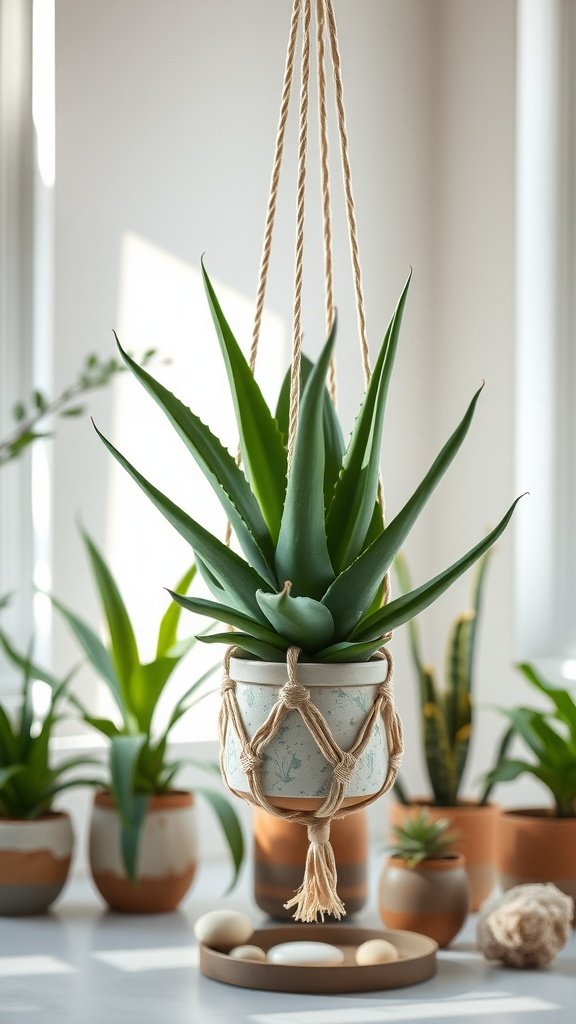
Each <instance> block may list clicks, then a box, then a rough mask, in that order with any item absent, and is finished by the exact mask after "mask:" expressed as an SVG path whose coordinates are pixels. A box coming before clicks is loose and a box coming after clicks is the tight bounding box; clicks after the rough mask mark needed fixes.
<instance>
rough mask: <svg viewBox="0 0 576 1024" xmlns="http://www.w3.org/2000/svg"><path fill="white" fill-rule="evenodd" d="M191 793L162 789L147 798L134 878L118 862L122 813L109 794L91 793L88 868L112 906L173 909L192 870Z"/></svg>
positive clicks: (153, 911) (194, 859)
mask: <svg viewBox="0 0 576 1024" xmlns="http://www.w3.org/2000/svg"><path fill="white" fill-rule="evenodd" d="M193 804H194V798H193V796H192V794H191V793H163V794H161V795H159V796H152V797H150V799H149V801H148V812H147V814H146V818H145V820H144V824H143V826H142V834H141V837H140V846H139V850H138V864H137V869H136V881H135V882H132V881H131V880H130V879H129V878H128V876H127V875H126V872H125V871H124V867H123V864H122V856H121V849H120V818H119V815H118V812H117V810H116V805H115V803H114V800H113V797H112V796H111V795H110V793H107V792H99V793H96V796H95V798H94V809H93V812H92V821H91V823H90V867H91V869H92V877H93V879H94V882H95V885H96V888H97V889H98V891H99V892H100V893H101V895H102V896H103V897H104V899H105V900H106V902H107V904H108V906H109V907H111V908H112V910H120V911H124V912H126V913H129V914H158V913H163V912H166V911H170V910H175V909H176V907H177V906H178V904H179V903H180V901H181V900H182V899H183V898H184V896H185V895H186V893H187V892H188V889H189V888H190V886H191V885H192V881H193V879H194V875H195V873H196V863H197V857H196V826H195V820H194V807H193Z"/></svg>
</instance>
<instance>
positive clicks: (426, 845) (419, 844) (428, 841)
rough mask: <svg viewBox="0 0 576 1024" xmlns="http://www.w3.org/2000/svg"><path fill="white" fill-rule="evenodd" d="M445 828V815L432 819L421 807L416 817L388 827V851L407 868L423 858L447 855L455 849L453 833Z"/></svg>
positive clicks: (447, 822) (416, 864) (448, 826)
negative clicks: (391, 827) (390, 835)
mask: <svg viewBox="0 0 576 1024" xmlns="http://www.w3.org/2000/svg"><path fill="white" fill-rule="evenodd" d="M449 828H450V822H449V821H446V819H445V818H437V819H436V820H435V821H432V819H431V818H430V817H429V815H428V814H427V813H426V811H421V812H420V814H418V815H417V817H415V818H410V819H409V821H407V822H406V823H405V824H404V825H396V826H395V827H394V828H393V829H392V842H391V843H390V846H389V850H390V854H391V856H392V857H401V858H402V860H404V861H406V865H407V867H409V868H416V867H418V865H419V864H421V863H422V861H424V860H437V859H438V858H441V857H450V856H452V855H453V854H454V852H455V842H456V836H455V835H453V834H452V833H451V832H449V831H448V829H449Z"/></svg>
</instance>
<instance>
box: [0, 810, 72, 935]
mask: <svg viewBox="0 0 576 1024" xmlns="http://www.w3.org/2000/svg"><path fill="white" fill-rule="evenodd" d="M73 848H74V833H73V831H72V824H71V822H70V818H69V816H68V815H67V814H66V813H65V812H63V811H50V812H49V813H48V814H44V815H42V817H40V818H36V819H34V820H31V821H27V820H15V819H10V818H0V914H2V915H5V914H9V915H20V914H42V913H43V912H44V911H45V910H47V909H48V907H49V906H50V904H51V903H53V902H54V900H55V899H56V897H57V896H58V895H59V893H60V892H61V891H62V889H63V888H64V884H65V882H66V879H67V878H68V871H69V868H70V860H71V857H72V850H73Z"/></svg>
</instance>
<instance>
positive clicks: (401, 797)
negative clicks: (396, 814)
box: [393, 775, 411, 807]
mask: <svg viewBox="0 0 576 1024" xmlns="http://www.w3.org/2000/svg"><path fill="white" fill-rule="evenodd" d="M393 791H394V796H395V797H396V799H397V800H398V802H399V803H401V804H404V806H405V807H409V806H410V804H411V800H410V797H409V796H408V791H407V789H406V787H405V785H404V783H403V781H402V779H401V778H400V776H399V775H397V776H396V780H395V782H394V786H393Z"/></svg>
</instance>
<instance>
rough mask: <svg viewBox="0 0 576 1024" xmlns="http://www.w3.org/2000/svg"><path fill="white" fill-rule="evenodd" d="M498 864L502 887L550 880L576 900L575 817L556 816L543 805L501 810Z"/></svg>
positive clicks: (508, 887) (506, 887)
mask: <svg viewBox="0 0 576 1024" xmlns="http://www.w3.org/2000/svg"><path fill="white" fill-rule="evenodd" d="M497 864H498V880H499V882H500V885H501V886H502V888H503V889H511V888H512V886H514V885H522V884H523V883H524V882H553V883H554V885H556V886H557V887H558V888H559V889H561V890H562V892H565V893H566V894H567V895H568V896H572V898H573V899H574V900H575V901H576V818H555V817H554V816H553V814H552V812H551V811H549V810H545V809H544V808H532V807H526V808H520V809H518V810H509V811H503V812H502V814H501V816H500V824H499V829H498V856H497ZM575 920H576V918H575Z"/></svg>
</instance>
